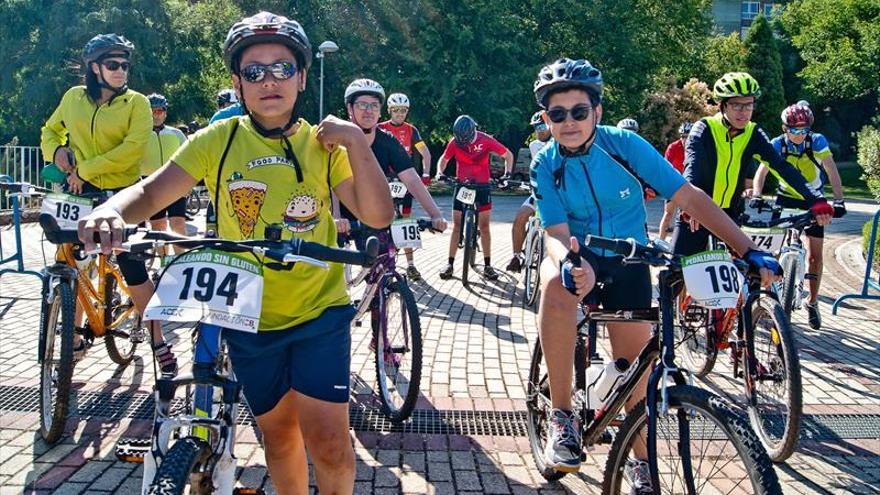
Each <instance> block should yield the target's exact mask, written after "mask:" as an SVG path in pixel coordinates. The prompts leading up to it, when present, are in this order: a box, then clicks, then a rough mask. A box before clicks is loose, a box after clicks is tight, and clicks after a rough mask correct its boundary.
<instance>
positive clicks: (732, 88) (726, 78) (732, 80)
mask: <svg viewBox="0 0 880 495" xmlns="http://www.w3.org/2000/svg"><path fill="white" fill-rule="evenodd" d="M737 96H754V97H755V98H757V97H759V96H761V86H759V85H758V81H756V80H755V78H754V77H752V76H751V75H750V74H749V73H747V72H728V73H727V74H724V75H723V76H721V79H719V80H717V81H715V86H713V87H712V97H713V98H714V99H715V101H717V102H720V101H722V100H726V99H728V98H736V97H737Z"/></svg>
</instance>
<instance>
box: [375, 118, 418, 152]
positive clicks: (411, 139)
mask: <svg viewBox="0 0 880 495" xmlns="http://www.w3.org/2000/svg"><path fill="white" fill-rule="evenodd" d="M379 127H381V128H382V129H385V130H386V131H388V132H389V133H390V134H391V135H392V136H394V137H395V138H396V139H397V141H398V142H399V143H400V145H401V146H403V149H405V150H406V153H407V154H408V155H409V156H412V154H413V150H412V149H413V146H415V145H417V144H419V143H421V142H422V136H421V135H420V134H419V130H418V129H416V126H414V125H412V124H410V123H409V122H404V123H402V124H400V125H394V124H392V123H391V121H390V120H386V121H385V122H380V123H379Z"/></svg>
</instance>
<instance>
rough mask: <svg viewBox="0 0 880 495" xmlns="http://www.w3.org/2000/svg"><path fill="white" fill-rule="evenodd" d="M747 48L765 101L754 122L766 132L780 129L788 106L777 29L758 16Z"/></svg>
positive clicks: (760, 102) (748, 65)
mask: <svg viewBox="0 0 880 495" xmlns="http://www.w3.org/2000/svg"><path fill="white" fill-rule="evenodd" d="M745 46H746V50H747V55H746V68H747V70H748V72H749V73H750V74H751V75H752V77H754V78H755V79H757V80H758V84H760V85H761V98H760V99H759V100H758V104H757V106H756V108H755V113H754V116H753V117H752V120H753V121H754V122H757V123H758V125H760V126H761V127H763V128H764V129H765V130H771V129H777V128H778V126H779V112H781V111H782V109H783V108H784V107H785V94H784V93H783V91H784V90H783V88H782V61H781V59H780V56H779V48H778V47H777V43H776V38H774V36H773V30H772V29H771V28H770V23H769V22H768V21H767V19H766V18H765V17H764V16H758V17H757V18H756V19H755V21H754V22H753V23H752V26H751V27H750V28H749V31H748V33H746V39H745ZM770 132H772V130H771V131H770Z"/></svg>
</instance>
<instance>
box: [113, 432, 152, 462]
mask: <svg viewBox="0 0 880 495" xmlns="http://www.w3.org/2000/svg"><path fill="white" fill-rule="evenodd" d="M152 444H153V441H152V439H150V438H120V439H119V442H117V443H116V458H117V459H119V460H120V461H122V462H131V463H142V462H144V457H146V456H147V454H149V453H150V448H151V447H152Z"/></svg>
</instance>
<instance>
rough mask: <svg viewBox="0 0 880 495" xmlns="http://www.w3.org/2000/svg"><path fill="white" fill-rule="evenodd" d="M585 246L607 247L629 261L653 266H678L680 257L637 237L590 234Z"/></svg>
mask: <svg viewBox="0 0 880 495" xmlns="http://www.w3.org/2000/svg"><path fill="white" fill-rule="evenodd" d="M584 246H586V247H592V248H597V249H606V250H608V251H611V252H613V253H616V254H619V255H621V256H623V257H624V258H625V259H626V260H628V261H629V262H636V263H646V264H649V265H653V266H678V265H679V259H680V257H679V256H678V255H674V254H672V253H670V252H669V251H666V250H665V249H661V248H658V247H654V246H646V245H644V244H640V243H638V242H636V240H635V239H633V238H629V239H611V238H608V237H601V236H596V235H588V236H587V238H586V240H585V241H584Z"/></svg>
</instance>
